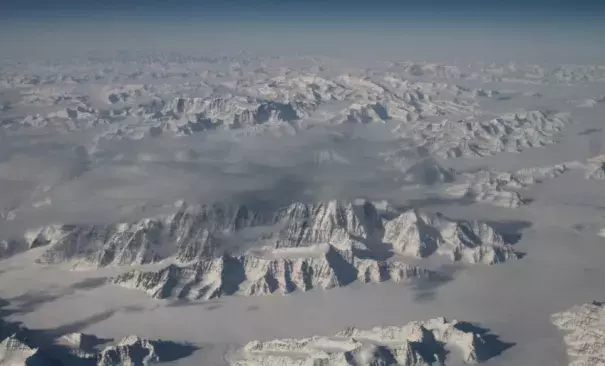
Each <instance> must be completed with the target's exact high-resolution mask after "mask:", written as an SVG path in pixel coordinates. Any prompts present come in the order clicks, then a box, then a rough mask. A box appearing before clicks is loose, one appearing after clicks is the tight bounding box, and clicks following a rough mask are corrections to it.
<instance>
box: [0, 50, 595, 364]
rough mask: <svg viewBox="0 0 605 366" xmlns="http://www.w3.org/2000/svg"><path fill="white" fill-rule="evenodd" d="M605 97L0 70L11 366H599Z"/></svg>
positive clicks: (60, 65) (317, 80) (1, 199)
mask: <svg viewBox="0 0 605 366" xmlns="http://www.w3.org/2000/svg"><path fill="white" fill-rule="evenodd" d="M366 66H368V65H366ZM604 93H605V66H603V65H548V66H547V65H524V64H521V63H492V64H485V63H474V64H460V63H453V62H452V63H451V64H450V63H429V62H411V61H397V60H394V61H389V62H379V61H375V62H372V64H371V67H358V66H355V65H353V64H349V63H347V62H346V61H342V60H333V59H329V58H327V57H320V56H297V57H252V56H246V55H240V56H230V57H227V56H225V57H216V58H212V57H190V56H185V55H177V54H168V55H163V54H157V55H149V56H148V57H143V56H141V55H140V54H136V53H132V54H129V53H123V54H121V55H120V56H118V57H116V58H108V59H105V58H100V57H99V58H81V59H71V60H69V61H63V62H51V61H39V62H38V61H35V62H34V61H32V62H29V63H17V62H11V61H5V62H2V63H0V365H23V364H28V365H30V364H31V365H47V364H54V363H56V364H61V365H63V364H65V365H67V364H69V365H98V366H101V365H103V366H109V365H116V366H117V365H151V364H156V363H161V364H167V363H170V364H175V365H212V366H215V365H240V366H252V365H268V366H269V365H283V366H286V365H320V364H321V365H358V366H362V365H385V366H386V365H402V366H412V365H414V366H420V365H436V364H439V365H461V364H472V363H484V364H486V365H492V366H497V365H568V364H569V365H574V366H575V365H587V366H588V365H590V366H593V365H601V364H605V358H604V357H605V356H604V355H603V352H602V351H603V349H604V348H605V345H604V344H603V339H605V338H603V337H602V336H601V333H603V332H605V328H604V324H603V321H602V319H601V318H603V316H602V313H603V310H602V305H601V304H600V303H596V302H594V303H589V301H591V300H592V299H595V298H599V297H602V295H603V294H604V293H605V284H604V283H603V281H602V280H601V279H602V278H603V276H605V259H604V258H605V241H604V236H605V235H604V234H603V233H604V230H605V229H603V227H604V226H605V225H604V224H603V223H604V222H605V213H604V211H603V208H604V207H605V195H604V194H603V192H605V190H604V188H605V187H604V186H603V182H604V180H605V149H604V147H603V146H605V145H604V144H605V131H604V130H603V123H604V122H605V117H604V116H605V103H603V95H604ZM576 303H587V304H586V305H583V306H580V307H572V306H573V305H574V304H576ZM565 309H569V310H565ZM549 314H553V315H552V316H550V317H549ZM599 317H601V318H599ZM422 319H429V320H422ZM447 319H464V320H465V321H456V320H447ZM406 324H407V325H406ZM553 324H554V325H553ZM343 329H344V330H343ZM364 329H368V330H364ZM134 334H136V335H134ZM321 334H323V335H321ZM53 362H54V363H53Z"/></svg>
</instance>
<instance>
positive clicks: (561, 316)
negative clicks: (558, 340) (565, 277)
mask: <svg viewBox="0 0 605 366" xmlns="http://www.w3.org/2000/svg"><path fill="white" fill-rule="evenodd" d="M551 319H552V322H553V324H555V325H556V326H557V327H558V328H559V329H560V330H562V331H563V332H564V340H565V344H566V345H567V355H568V356H569V359H570V360H569V361H570V362H569V365H570V366H584V365H603V364H605V332H603V323H604V321H605V306H604V304H603V303H601V302H592V303H588V304H584V305H581V306H574V307H573V308H571V309H569V310H566V311H563V312H560V313H556V314H553V315H552V316H551Z"/></svg>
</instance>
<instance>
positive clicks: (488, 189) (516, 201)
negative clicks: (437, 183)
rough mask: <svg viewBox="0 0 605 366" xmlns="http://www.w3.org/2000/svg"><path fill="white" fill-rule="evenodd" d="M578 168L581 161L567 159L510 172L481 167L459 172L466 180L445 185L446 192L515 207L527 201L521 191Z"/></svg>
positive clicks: (454, 195) (492, 203) (580, 166)
mask: <svg viewBox="0 0 605 366" xmlns="http://www.w3.org/2000/svg"><path fill="white" fill-rule="evenodd" d="M578 168H584V166H583V165H582V164H581V163H577V162H570V163H564V164H556V165H553V166H546V167H532V168H524V169H520V170H517V171H515V172H512V173H508V172H493V171H490V170H485V169H482V170H479V171H476V172H473V173H467V174H464V175H462V177H463V178H464V179H466V182H464V183H461V184H455V185H452V186H449V187H447V188H446V189H445V193H446V194H447V195H449V196H453V197H458V198H464V199H470V200H472V201H475V202H483V203H488V204H491V205H494V206H500V207H511V208H515V207H519V206H522V205H524V204H526V203H527V202H528V200H527V199H525V198H523V196H522V191H521V190H523V189H526V188H530V187H531V186H532V185H534V184H539V183H542V182H543V181H545V180H547V179H552V178H556V177H558V176H560V175H562V174H564V173H566V172H568V171H571V170H573V169H578Z"/></svg>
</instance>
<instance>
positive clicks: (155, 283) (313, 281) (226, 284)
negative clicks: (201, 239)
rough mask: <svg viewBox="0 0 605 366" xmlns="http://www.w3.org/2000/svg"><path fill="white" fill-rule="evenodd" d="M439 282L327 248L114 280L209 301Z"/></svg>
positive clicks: (414, 270)
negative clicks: (420, 280) (357, 284)
mask: <svg viewBox="0 0 605 366" xmlns="http://www.w3.org/2000/svg"><path fill="white" fill-rule="evenodd" d="M430 277H437V274H436V273H433V272H430V271H428V270H425V269H422V268H419V267H417V266H412V265H407V264H405V263H402V262H397V261H376V260H372V259H360V258H357V257H355V256H354V255H353V254H352V253H351V252H350V251H345V252H343V251H339V250H338V249H336V248H334V247H332V246H330V247H328V248H327V251H325V252H324V253H316V254H315V255H313V256H308V257H302V258H287V257H286V258H283V257H282V258H275V259H267V258H260V257H255V256H252V255H245V256H239V257H232V256H230V255H226V254H225V255H223V256H222V257H221V258H217V259H211V260H200V261H199V262H196V263H194V264H192V265H190V266H187V267H181V266H178V265H174V264H172V265H168V266H167V267H165V268H163V269H160V270H158V271H148V272H145V271H140V270H133V271H130V272H127V273H125V274H122V275H119V276H117V277H115V278H114V279H112V282H113V283H115V284H118V285H121V286H124V287H127V288H134V289H138V290H142V291H145V292H146V293H148V294H149V295H150V296H152V297H154V298H159V299H163V298H186V299H212V298H217V297H222V296H228V295H236V294H237V295H242V296H256V295H267V294H271V293H279V294H288V293H291V292H293V291H309V290H312V289H324V290H327V289H331V288H334V287H341V286H346V285H348V284H350V283H352V282H354V281H358V282H361V283H370V282H375V283H377V282H383V281H389V280H390V281H394V282H401V281H405V280H408V279H414V278H430Z"/></svg>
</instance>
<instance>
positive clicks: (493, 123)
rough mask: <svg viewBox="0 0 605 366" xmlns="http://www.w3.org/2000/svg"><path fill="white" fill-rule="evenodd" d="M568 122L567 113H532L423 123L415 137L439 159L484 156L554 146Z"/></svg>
mask: <svg viewBox="0 0 605 366" xmlns="http://www.w3.org/2000/svg"><path fill="white" fill-rule="evenodd" d="M569 123H571V118H570V116H569V115H568V114H565V113H555V112H550V111H544V110H533V111H525V112H520V113H514V114H506V115H503V116H501V117H498V118H494V119H491V120H487V121H479V120H476V119H474V118H469V119H465V120H458V121H450V120H447V119H444V120H443V121H442V122H439V123H421V124H418V125H416V126H414V127H413V131H414V134H413V135H412V136H413V138H414V140H415V141H417V142H418V144H419V145H420V146H421V147H422V148H423V149H425V150H426V151H428V152H430V153H432V154H434V155H437V156H440V157H444V158H450V157H461V156H478V157H482V156H490V155H493V154H495V153H498V152H518V151H522V150H525V149H527V148H532V147H540V146H545V145H548V144H552V143H555V142H556V141H557V139H558V134H559V132H561V131H562V129H563V128H564V127H565V126H566V125H567V124H569Z"/></svg>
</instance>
